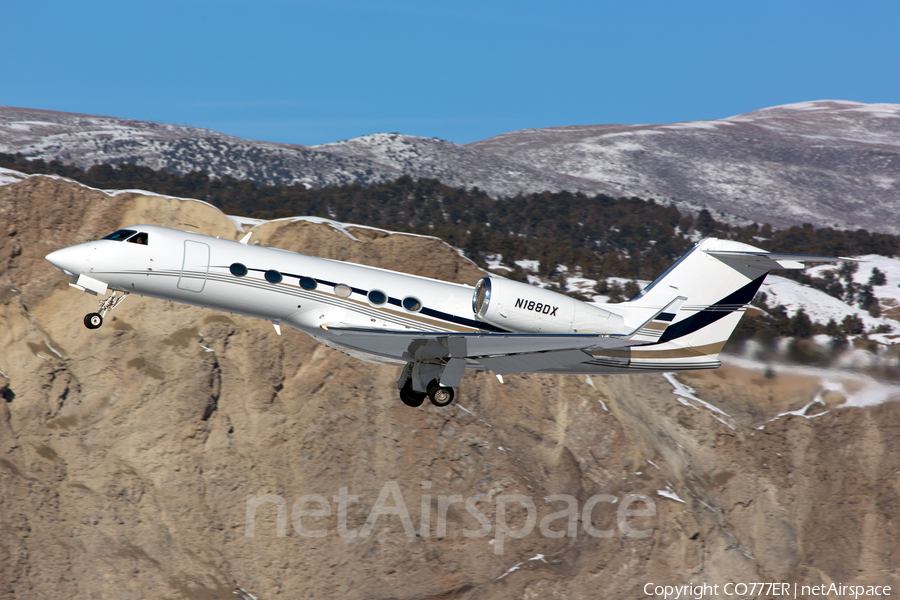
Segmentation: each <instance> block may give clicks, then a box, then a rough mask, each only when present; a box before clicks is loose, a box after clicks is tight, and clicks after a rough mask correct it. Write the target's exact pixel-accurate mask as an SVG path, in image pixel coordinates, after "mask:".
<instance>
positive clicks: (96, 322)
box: [84, 313, 103, 329]
mask: <svg viewBox="0 0 900 600" xmlns="http://www.w3.org/2000/svg"><path fill="white" fill-rule="evenodd" d="M101 325H103V317H102V316H100V313H90V314H87V315H84V326H85V327H87V328H88V329H97V328H98V327H100V326H101Z"/></svg>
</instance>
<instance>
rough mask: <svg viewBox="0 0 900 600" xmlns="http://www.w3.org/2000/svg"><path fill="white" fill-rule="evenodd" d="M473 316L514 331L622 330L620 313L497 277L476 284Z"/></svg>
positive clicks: (584, 331) (591, 331)
mask: <svg viewBox="0 0 900 600" xmlns="http://www.w3.org/2000/svg"><path fill="white" fill-rule="evenodd" d="M472 310H473V311H474V312H475V316H476V318H478V319H480V320H482V321H484V322H485V323H490V324H491V325H495V326H497V327H501V328H503V329H505V330H507V331H515V332H517V333H597V334H616V333H625V321H624V319H623V318H622V316H621V315H618V314H616V313H614V312H611V311H609V310H606V309H603V308H600V307H599V306H595V305H593V304H587V303H586V302H581V301H579V300H576V299H574V298H570V297H568V296H564V295H562V294H558V293H556V292H551V291H550V290H545V289H541V288H538V287H534V286H532V285H528V284H526V283H520V282H518V281H513V280H511V279H502V278H500V277H484V278H482V279H481V280H480V281H479V282H478V283H477V284H476V285H475V293H474V294H473V296H472Z"/></svg>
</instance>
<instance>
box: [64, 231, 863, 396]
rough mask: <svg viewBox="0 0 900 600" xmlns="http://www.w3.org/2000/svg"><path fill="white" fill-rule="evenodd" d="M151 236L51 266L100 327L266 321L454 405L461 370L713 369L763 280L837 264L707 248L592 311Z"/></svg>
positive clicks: (190, 238) (511, 286) (489, 282)
mask: <svg viewBox="0 0 900 600" xmlns="http://www.w3.org/2000/svg"><path fill="white" fill-rule="evenodd" d="M249 237H250V234H247V235H246V236H245V237H244V238H243V239H242V240H241V241H239V242H237V241H231V240H224V239H218V238H213V237H209V236H205V235H200V234H198V233H191V232H187V231H179V230H175V229H168V228H165V227H157V226H153V225H135V226H133V227H128V228H127V229H120V230H119V231H116V232H114V233H112V234H110V235H108V236H106V237H105V238H103V239H100V240H97V241H93V242H87V243H84V244H78V245H75V246H70V247H68V248H63V249H62V250H57V251H56V252H53V253H51V254H49V255H47V260H48V261H50V262H51V263H52V264H53V265H55V266H56V267H58V268H60V269H62V271H63V272H64V273H65V274H66V275H68V276H70V277H71V283H70V284H69V285H71V286H72V287H74V288H77V289H79V290H82V291H86V292H89V293H91V294H94V295H100V296H104V295H105V294H106V293H107V291H109V292H110V294H109V296H108V297H106V298H105V299H103V300H101V301H100V308H99V311H98V312H96V313H91V314H88V315H87V316H85V318H84V324H85V325H86V326H87V327H88V328H89V329H97V328H98V327H100V326H101V325H102V324H103V316H104V315H105V314H106V313H107V312H109V311H111V310H113V309H114V308H115V307H116V306H118V305H119V303H121V302H122V300H124V299H125V297H126V296H128V294H131V293H134V294H139V295H141V296H149V297H151V298H159V299H162V300H171V301H173V302H181V303H184V304H192V305H195V306H202V307H205V308H212V309H216V310H221V311H227V312H230V313H235V314H240V315H246V316H250V317H256V318H259V319H265V320H268V321H271V322H272V323H273V324H274V326H275V330H276V331H277V332H278V334H279V335H280V334H281V324H285V325H289V326H291V327H294V328H296V329H299V330H300V331H303V332H304V333H307V334H309V335H311V336H312V337H314V338H316V339H317V340H319V341H320V342H322V343H324V344H326V345H328V346H332V347H337V348H339V349H342V350H344V351H346V352H347V353H348V354H351V355H354V356H357V357H360V358H366V357H369V358H374V357H377V358H378V359H380V361H382V362H383V361H384V360H385V359H387V361H388V362H395V363H397V364H402V365H404V366H403V370H402V372H401V374H400V379H399V381H398V383H397V387H398V388H399V390H400V398H401V400H402V401H403V402H404V403H405V404H407V405H409V406H420V405H421V404H422V402H423V401H424V399H425V397H426V396H428V397H429V399H430V400H431V402H432V403H433V404H435V405H436V406H446V405H448V404H450V402H452V401H453V396H454V392H453V388H455V387H458V386H459V384H460V380H461V379H462V376H463V372H464V371H465V369H467V368H469V369H476V370H490V371H493V372H494V373H495V374H497V375H500V376H502V375H509V374H512V373H522V372H530V373H569V374H591V375H593V374H612V373H635V372H641V373H653V372H666V371H678V370H693V369H713V368H716V367H718V366H719V365H720V364H721V362H720V361H719V360H718V354H719V352H720V351H721V350H722V347H723V346H724V345H725V342H726V341H727V340H728V337H729V336H730V335H731V332H732V331H733V330H734V328H735V326H736V325H737V323H738V321H739V320H740V318H741V315H742V313H743V312H744V310H745V306H746V304H747V303H749V302H750V301H751V300H752V299H753V296H754V295H755V294H756V291H757V290H758V289H759V286H760V285H761V284H762V282H763V280H764V279H765V276H766V273H767V272H768V271H769V270H771V269H801V268H804V267H805V266H806V264H805V263H808V262H833V261H842V260H852V259H845V258H842V257H831V256H805V255H792V254H775V253H770V252H765V251H763V250H760V249H759V248H755V247H753V246H750V245H747V244H743V243H739V242H732V241H727V240H719V239H715V238H707V239H704V240H702V241H701V242H699V243H698V244H697V245H695V246H694V247H693V248H692V249H691V250H690V251H689V252H688V253H687V254H685V255H684V256H682V257H681V258H680V259H679V260H678V261H677V262H676V263H675V264H674V265H672V266H671V267H670V268H669V269H668V270H667V271H666V272H665V273H663V274H662V275H660V276H659V277H658V278H657V279H656V280H655V281H653V282H652V283H651V284H650V285H648V286H647V287H646V288H644V290H643V291H642V292H641V293H640V294H638V295H637V296H635V297H634V298H632V299H631V300H629V301H627V302H622V303H618V304H606V305H596V304H590V303H586V302H581V301H578V300H575V299H574V298H570V297H568V296H565V295H562V294H558V293H556V292H552V291H549V290H545V289H541V288H537V287H534V286H531V285H527V284H524V283H520V282H517V281H513V280H510V279H504V278H502V277H497V276H490V277H484V278H482V279H481V280H480V281H479V282H478V284H477V285H476V286H475V287H474V288H472V287H470V286H467V285H459V284H455V283H447V282H444V281H438V280H435V279H428V278H425V277H417V276H414V275H407V274H404V273H397V272H394V271H388V270H385V269H377V268H374V267H366V266H363V265H357V264H352V263H344V262H339V261H334V260H326V259H323V258H315V257H311V256H304V255H302V254H297V253H294V252H289V251H286V250H279V249H276V248H265V247H261V246H254V245H249V244H248V243H247V242H248V239H249Z"/></svg>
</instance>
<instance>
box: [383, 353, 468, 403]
mask: <svg viewBox="0 0 900 600" xmlns="http://www.w3.org/2000/svg"><path fill="white" fill-rule="evenodd" d="M444 367H445V365H443V364H430V363H421V362H416V363H411V364H407V365H406V366H405V367H403V372H402V373H400V380H399V381H398V382H397V387H398V388H399V389H400V400H402V401H403V404H405V405H407V406H412V407H417V406H422V403H423V402H425V398H426V397H427V398H428V399H429V400H431V403H432V404H434V405H435V406H440V407H442V406H447V405H448V404H450V403H451V402H453V397H454V395H455V394H454V393H453V388H452V387H449V386H445V385H441V383H440V381H439V379H438V378H439V377H440V375H441V374H442V373H443V371H444ZM423 375H425V376H426V377H427V376H430V377H432V378H431V380H430V381H429V383H428V385H425V386H423V385H422V380H423V377H422V376H423ZM435 375H437V377H435ZM414 380H415V383H414ZM425 380H426V381H427V379H425ZM423 387H424V391H422V388H423ZM416 388H419V389H416Z"/></svg>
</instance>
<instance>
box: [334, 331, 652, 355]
mask: <svg viewBox="0 0 900 600" xmlns="http://www.w3.org/2000/svg"><path fill="white" fill-rule="evenodd" d="M327 331H328V332H329V333H330V334H333V335H334V337H333V338H332V339H333V340H334V341H335V342H336V343H338V344H341V345H345V346H350V347H352V348H356V349H359V350H364V351H366V352H371V353H373V354H380V355H384V356H392V357H395V358H404V359H406V360H427V359H435V358H470V359H477V358H480V357H484V356H505V355H510V354H523V353H534V352H549V351H556V350H581V349H588V348H619V347H622V346H629V345H633V344H636V343H641V342H631V341H630V340H626V339H623V338H624V336H615V337H613V336H599V335H596V334H586V333H574V334H541V333H452V332H446V331H436V332H411V331H392V330H383V329H382V330H378V329H363V328H351V327H333V326H332V327H329V328H328V330H327Z"/></svg>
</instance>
